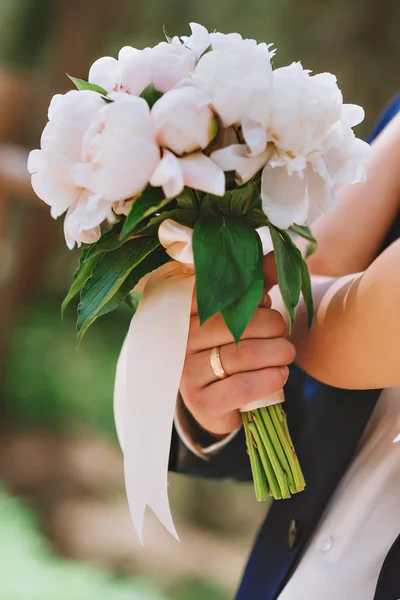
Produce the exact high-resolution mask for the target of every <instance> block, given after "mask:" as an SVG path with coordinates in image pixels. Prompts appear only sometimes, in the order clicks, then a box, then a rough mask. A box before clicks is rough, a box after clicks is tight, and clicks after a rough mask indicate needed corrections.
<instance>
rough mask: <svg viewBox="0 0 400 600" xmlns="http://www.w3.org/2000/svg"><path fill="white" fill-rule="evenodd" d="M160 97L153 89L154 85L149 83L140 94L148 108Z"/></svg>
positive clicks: (159, 93) (160, 94)
mask: <svg viewBox="0 0 400 600" xmlns="http://www.w3.org/2000/svg"><path fill="white" fill-rule="evenodd" d="M161 96H162V93H161V92H158V91H157V90H156V88H155V87H154V83H149V85H148V86H147V87H146V88H144V90H143V92H142V93H141V94H140V97H141V98H143V99H144V100H146V102H147V104H148V105H149V106H150V108H151V107H152V106H153V104H155V103H156V102H157V100H159V99H160V98H161Z"/></svg>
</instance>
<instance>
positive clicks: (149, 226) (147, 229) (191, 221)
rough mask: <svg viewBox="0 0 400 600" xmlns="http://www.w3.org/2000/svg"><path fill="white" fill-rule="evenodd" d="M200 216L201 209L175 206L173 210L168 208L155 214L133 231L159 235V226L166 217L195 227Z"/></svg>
mask: <svg viewBox="0 0 400 600" xmlns="http://www.w3.org/2000/svg"><path fill="white" fill-rule="evenodd" d="M198 218H199V211H198V210H196V209H193V208H185V209H184V208H173V209H172V210H166V211H164V212H162V213H160V214H159V215H156V216H154V217H153V218H152V219H150V220H149V221H148V222H147V223H144V224H140V225H139V226H138V227H136V228H135V230H134V231H133V232H132V233H134V234H135V235H136V234H138V233H140V234H141V235H157V232H158V228H159V227H160V225H161V223H162V222H163V221H165V219H172V220H173V221H176V222H177V223H180V224H181V225H186V226H187V227H192V228H193V227H194V225H195V223H196V221H197V220H198Z"/></svg>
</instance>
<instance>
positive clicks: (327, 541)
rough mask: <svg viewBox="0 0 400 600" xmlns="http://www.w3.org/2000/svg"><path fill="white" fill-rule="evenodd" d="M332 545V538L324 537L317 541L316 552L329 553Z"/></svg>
mask: <svg viewBox="0 0 400 600" xmlns="http://www.w3.org/2000/svg"><path fill="white" fill-rule="evenodd" d="M332 545H333V538H332V537H331V536H330V535H327V536H326V537H323V538H321V539H320V540H319V541H318V544H317V546H318V550H319V551H320V552H329V550H330V549H331V548H332Z"/></svg>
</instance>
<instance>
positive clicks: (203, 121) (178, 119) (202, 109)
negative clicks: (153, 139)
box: [151, 87, 218, 155]
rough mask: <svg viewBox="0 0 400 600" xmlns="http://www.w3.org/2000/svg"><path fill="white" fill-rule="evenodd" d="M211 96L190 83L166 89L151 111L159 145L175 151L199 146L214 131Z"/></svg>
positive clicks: (216, 126)
mask: <svg viewBox="0 0 400 600" xmlns="http://www.w3.org/2000/svg"><path fill="white" fill-rule="evenodd" d="M210 104H211V99H210V98H209V97H208V96H207V94H206V93H205V92H203V91H202V90H199V89H197V88H193V87H183V88H180V89H176V90H170V91H169V92H167V93H166V94H164V96H162V98H160V100H158V101H157V102H156V103H155V104H154V106H153V108H152V111H151V115H152V118H153V122H154V125H155V128H156V132H157V141H158V143H159V144H160V146H163V147H164V148H169V149H170V150H172V151H173V152H175V154H179V155H181V154H187V153H189V152H194V151H195V150H203V149H204V148H206V147H207V146H208V145H209V143H210V142H211V140H212V139H213V138H214V137H215V135H216V133H217V131H218V124H217V120H216V118H215V115H214V113H213V111H212V110H211V107H210Z"/></svg>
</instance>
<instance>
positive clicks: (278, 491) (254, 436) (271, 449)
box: [242, 404, 305, 500]
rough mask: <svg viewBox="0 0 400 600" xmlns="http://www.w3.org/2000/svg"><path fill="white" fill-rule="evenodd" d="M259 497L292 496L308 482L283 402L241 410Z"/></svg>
mask: <svg viewBox="0 0 400 600" xmlns="http://www.w3.org/2000/svg"><path fill="white" fill-rule="evenodd" d="M242 419H243V425H244V431H245V435H246V443H247V452H248V455H249V458H250V465H251V471H252V474H253V481H254V489H255V493H256V498H257V500H266V499H267V498H268V496H272V497H273V498H275V499H276V500H278V499H281V498H290V496H291V495H292V494H296V493H297V492H301V491H303V490H304V487H305V481H304V477H303V473H302V471H301V467H300V463H299V461H298V458H297V455H296V452H295V450H294V447H293V443H292V440H291V438H290V434H289V430H288V426H287V422H286V414H285V412H284V410H283V408H282V405H281V404H274V405H272V406H266V407H264V408H258V409H256V410H251V411H249V412H244V413H242Z"/></svg>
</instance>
